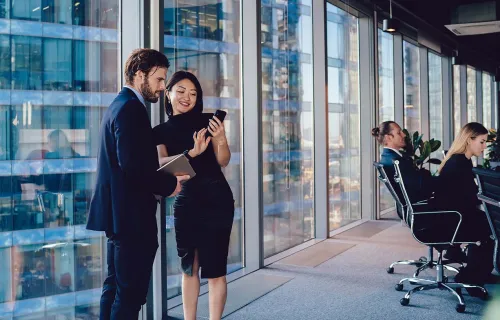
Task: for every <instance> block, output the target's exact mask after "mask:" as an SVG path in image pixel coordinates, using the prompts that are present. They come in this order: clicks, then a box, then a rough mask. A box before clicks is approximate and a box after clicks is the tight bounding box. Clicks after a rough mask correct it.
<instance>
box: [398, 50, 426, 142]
mask: <svg viewBox="0 0 500 320" xmlns="http://www.w3.org/2000/svg"><path fill="white" fill-rule="evenodd" d="M418 51H419V50H418V47H417V46H416V45H413V44H411V43H409V42H407V41H403V60H404V61H403V68H404V128H405V129H407V130H408V131H409V132H410V133H412V132H415V131H419V132H420V131H422V128H421V115H420V57H419V52H418Z"/></svg>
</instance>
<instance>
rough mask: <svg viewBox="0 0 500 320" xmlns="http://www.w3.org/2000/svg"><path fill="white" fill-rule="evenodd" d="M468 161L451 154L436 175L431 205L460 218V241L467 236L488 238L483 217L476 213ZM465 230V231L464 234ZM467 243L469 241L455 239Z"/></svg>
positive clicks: (478, 238) (473, 182) (475, 190)
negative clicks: (456, 212)
mask: <svg viewBox="0 0 500 320" xmlns="http://www.w3.org/2000/svg"><path fill="white" fill-rule="evenodd" d="M472 167H473V166H472V161H471V160H470V159H467V157H466V156H465V154H463V153H461V154H454V155H452V156H451V157H450V159H448V161H447V162H446V164H445V165H444V167H443V168H442V169H441V172H440V174H439V183H438V186H439V187H438V188H437V189H436V192H435V195H434V204H435V206H436V207H438V208H440V209H443V210H456V211H458V212H460V214H462V224H461V226H462V227H461V228H460V230H459V235H461V236H460V238H462V236H464V235H465V234H467V237H471V233H472V234H474V235H477V236H476V237H473V238H471V239H470V240H473V241H478V240H480V239H481V238H485V237H486V238H487V237H489V226H488V224H487V220H486V216H485V214H484V213H483V212H482V211H481V210H479V209H478V205H479V204H480V203H481V202H480V201H479V200H478V198H477V193H478V187H477V185H476V182H475V180H474V174H473V173H472ZM466 230H468V231H466ZM459 240H469V239H459Z"/></svg>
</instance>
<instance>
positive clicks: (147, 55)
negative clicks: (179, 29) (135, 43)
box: [124, 49, 170, 84]
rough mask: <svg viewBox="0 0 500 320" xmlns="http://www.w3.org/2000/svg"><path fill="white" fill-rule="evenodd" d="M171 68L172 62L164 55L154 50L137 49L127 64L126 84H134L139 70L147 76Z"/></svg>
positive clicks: (125, 71)
mask: <svg viewBox="0 0 500 320" xmlns="http://www.w3.org/2000/svg"><path fill="white" fill-rule="evenodd" d="M169 67H170V62H169V61H168V58H167V57H166V56H165V55H164V54H163V53H161V52H159V51H156V50H154V49H135V50H134V51H132V53H131V54H130V56H129V57H128V59H127V62H125V70H124V74H125V82H126V83H128V84H132V83H134V77H135V73H136V72H137V71H139V70H140V71H142V72H144V73H145V74H146V76H147V75H148V74H149V72H151V70H153V69H158V68H166V69H168V68H169Z"/></svg>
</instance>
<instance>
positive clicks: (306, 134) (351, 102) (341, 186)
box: [0, 0, 498, 319]
mask: <svg viewBox="0 0 500 320" xmlns="http://www.w3.org/2000/svg"><path fill="white" fill-rule="evenodd" d="M252 17H253V18H255V19H253V18H252ZM249 19H253V20H252V21H249ZM373 19H374V17H373V16H372V15H371V14H370V12H367V11H363V10H361V9H360V8H354V7H349V6H347V5H345V4H344V3H343V2H341V1H336V0H335V1H333V0H332V1H320V0H318V1H316V0H314V1H312V0H261V1H248V2H247V1H243V0H214V1H207V0H190V1H188V0H161V1H159V2H158V1H137V0H25V1H16V0H0V319H98V314H99V298H100V294H101V285H102V281H103V279H104V277H105V267H106V265H105V262H106V252H105V251H106V250H105V241H106V239H105V237H104V236H103V234H101V233H98V232H90V231H87V230H86V229H85V224H86V220H87V211H88V207H89V202H90V199H91V197H92V193H93V188H94V184H95V175H96V157H97V143H98V136H99V126H100V120H101V118H102V115H103V113H104V111H105V110H106V108H107V106H108V105H109V104H110V103H111V101H112V100H113V99H114V97H115V96H116V94H117V92H118V91H119V90H120V89H121V86H122V85H123V80H122V75H121V72H122V65H123V64H124V61H125V59H126V57H127V55H128V54H129V53H130V51H131V49H134V48H137V47H153V48H156V49H158V50H161V51H163V52H164V53H165V55H167V57H168V58H169V59H170V61H171V68H170V69H169V75H171V74H172V73H173V72H175V71H177V70H188V71H191V72H193V73H194V74H195V75H196V76H198V78H199V79H200V82H201V85H202V87H203V90H204V106H205V112H213V111H215V110H217V109H224V110H225V111H227V112H228V115H227V117H226V120H225V128H226V133H227V137H228V141H229V146H230V149H231V153H232V157H231V161H230V163H229V165H228V166H227V167H226V168H224V169H223V171H224V174H225V176H226V178H227V180H228V182H229V184H230V186H231V189H232V191H233V194H234V198H235V205H236V209H235V210H236V211H235V217H234V223H233V230H232V234H231V240H230V248H229V257H228V266H227V269H228V273H230V275H232V276H233V277H237V276H238V274H239V273H240V274H244V273H249V272H252V271H255V270H256V269H258V268H260V267H262V266H264V265H266V264H267V263H268V262H269V261H271V260H272V259H273V258H274V257H276V256H277V255H279V254H283V252H285V254H286V252H288V251H290V250H297V248H302V247H303V246H307V245H308V243H311V241H310V240H312V239H317V238H319V236H318V234H320V232H319V231H318V230H326V234H332V233H334V232H336V230H338V229H340V228H349V225H351V224H352V223H356V222H357V221H359V220H361V219H376V218H377V217H378V216H379V215H380V213H383V212H387V211H390V210H391V209H392V208H393V205H394V204H393V203H392V202H391V198H390V196H389V195H388V194H387V191H386V190H384V189H380V190H379V192H372V190H376V189H377V187H376V185H377V183H376V180H375V179H374V175H373V176H371V173H372V172H373V168H372V167H371V162H372V161H373V160H375V159H377V158H378V155H379V149H378V146H376V145H375V141H374V139H373V138H372V137H370V136H369V135H370V129H371V127H372V126H373V124H374V121H373V119H378V120H379V121H380V122H381V121H386V120H395V121H397V122H399V123H400V124H401V125H403V126H404V127H405V128H407V129H408V130H409V131H411V132H413V131H419V132H421V133H424V134H425V137H427V138H428V137H430V138H435V139H439V140H441V141H447V144H446V143H443V149H446V148H449V145H450V142H451V141H452V139H453V136H454V132H457V130H458V129H459V128H460V127H461V126H462V125H464V124H465V123H466V122H467V121H469V120H476V121H482V122H483V123H484V124H485V126H486V127H488V128H494V127H496V125H497V123H498V83H495V82H494V77H493V76H492V75H491V73H490V72H489V71H488V70H481V69H480V68H479V67H477V66H465V65H462V66H452V65H451V60H450V59H449V58H448V56H447V55H446V53H444V52H439V51H436V49H435V47H433V48H432V49H431V48H427V47H426V46H425V44H422V43H419V42H418V39H415V38H412V37H411V35H402V34H395V35H390V34H387V33H383V32H382V31H381V30H380V29H378V30H373V28H374V25H376V24H374V23H373ZM245 25H246V26H248V25H251V26H252V27H253V28H245V27H244V26H245ZM146 27H147V28H146ZM130 30H137V32H136V33H130ZM373 37H377V39H378V41H374V39H373ZM319 42H323V43H322V45H323V46H324V49H325V50H324V52H322V53H318V52H316V51H315V48H316V47H317V46H318V43H319ZM375 44H378V47H377V48H376V50H364V49H363V48H365V49H366V48H367V47H369V48H371V49H373V48H375V47H374V45H375ZM375 54H376V55H377V59H373V58H374V57H373V56H374V55H375ZM373 61H375V62H377V63H378V65H375V63H374V62H373ZM249 66H257V68H253V69H252V68H251V67H249ZM318 70H323V71H324V74H325V77H324V78H323V79H321V77H320V78H319V79H318V76H317V74H318ZM424 70H425V72H424ZM318 81H319V82H318ZM370 81H371V82H372V83H373V84H375V85H374V86H375V87H376V88H377V89H378V94H377V95H374V94H371V93H372V92H371V91H373V88H372V87H371V84H370V83H371V82H370ZM249 83H250V84H249ZM316 86H319V87H322V88H324V90H315V87H316ZM245 88H246V90H247V91H248V90H249V88H250V89H251V88H257V91H256V93H257V94H256V95H255V96H250V95H248V94H247V93H246V92H245ZM368 92H370V93H368ZM375 97H377V99H375ZM447 97H448V98H447ZM318 101H324V102H325V103H324V104H323V103H319V102H318ZM148 108H149V112H150V114H151V120H152V125H157V124H159V123H160V122H161V121H165V120H166V119H165V118H166V116H165V115H164V114H163V113H164V111H163V105H162V103H161V102H160V103H158V104H154V105H151V106H148ZM158 115H160V116H159V117H158ZM317 115H321V117H323V118H324V120H325V122H324V123H325V124H326V125H325V124H321V123H319V122H317V119H318V118H317V117H316V116H317ZM250 128H252V129H250ZM254 128H258V130H256V131H251V132H250V130H253V129H254ZM318 132H320V134H321V135H322V136H324V139H323V140H321V139H319V137H318ZM253 140H256V141H258V142H259V149H258V150H254V149H252V150H251V149H249V147H248V146H249V145H251V143H250V142H252V141H253ZM320 141H323V142H320ZM318 149H322V150H324V151H325V154H326V162H320V161H319V160H318V159H317V158H316V157H315V154H316V153H317V151H318ZM436 156H438V157H439V156H440V151H439V152H438V153H436ZM250 159H258V161H257V162H258V164H256V165H257V167H258V168H259V170H257V171H255V172H249V171H248V170H247V169H246V168H247V167H248V166H249V164H250V161H253V160H250ZM316 172H326V173H327V174H326V177H323V178H324V182H325V183H323V184H322V183H319V182H318V181H317V179H316V178H317V176H316ZM367 172H368V173H369V174H366V173H367ZM254 178H255V179H254ZM255 190H258V192H254V191H255ZM321 194H322V195H326V198H325V197H324V196H318V195H321ZM379 195H380V199H379V202H378V205H377V204H376V203H377V202H376V201H375V199H377V198H378V197H379ZM172 203H173V199H167V200H165V201H164V203H163V204H162V206H161V209H159V212H160V215H161V216H162V218H161V219H159V221H160V222H161V223H164V225H162V232H161V233H160V238H161V239H160V240H161V241H160V242H161V244H162V245H161V246H162V247H161V249H160V250H159V253H158V256H157V260H156V262H155V263H156V265H155V266H156V267H157V268H156V267H155V273H154V280H153V282H154V286H152V288H151V290H152V292H153V293H154V294H155V295H159V296H161V299H160V300H159V301H160V302H158V300H155V299H149V300H148V304H150V303H160V304H162V307H163V308H166V307H167V306H168V301H169V300H168V299H176V298H178V296H179V295H180V294H181V274H180V269H179V261H178V258H177V251H176V246H175V231H174V228H173V212H172ZM319 204H324V206H323V207H326V208H327V210H326V211H325V212H323V211H321V210H320V209H318V208H321V207H322V206H320V205H319ZM249 208H257V209H255V210H254V209H249ZM255 217H257V218H255ZM255 239H258V241H255ZM255 243H259V245H255ZM250 246H255V247H258V248H254V247H250ZM270 259H271V260H270ZM203 281H204V280H203ZM156 286H160V289H157V288H156ZM153 301H156V302H153ZM147 312H148V313H149V312H153V311H151V309H150V310H149V311H147ZM154 318H158V319H160V317H159V316H157V314H156V313H155V314H154Z"/></svg>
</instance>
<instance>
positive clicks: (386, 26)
mask: <svg viewBox="0 0 500 320" xmlns="http://www.w3.org/2000/svg"><path fill="white" fill-rule="evenodd" d="M398 28H399V20H398V19H393V18H392V0H389V19H384V21H383V28H382V30H384V32H389V33H394V32H396V31H398Z"/></svg>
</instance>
